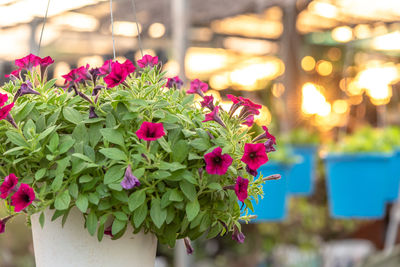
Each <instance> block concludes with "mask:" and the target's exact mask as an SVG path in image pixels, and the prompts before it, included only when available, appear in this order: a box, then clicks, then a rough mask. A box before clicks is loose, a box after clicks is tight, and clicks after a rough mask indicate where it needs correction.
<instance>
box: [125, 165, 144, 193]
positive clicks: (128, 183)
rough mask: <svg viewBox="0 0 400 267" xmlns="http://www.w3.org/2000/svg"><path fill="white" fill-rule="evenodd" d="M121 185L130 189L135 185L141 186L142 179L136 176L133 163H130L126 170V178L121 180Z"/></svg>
mask: <svg viewBox="0 0 400 267" xmlns="http://www.w3.org/2000/svg"><path fill="white" fill-rule="evenodd" d="M121 186H122V188H123V189H126V190H129V189H132V188H134V187H137V186H140V181H139V179H138V178H136V176H134V175H133V173H132V168H131V165H128V167H127V168H126V171H125V176H124V179H123V180H122V182H121Z"/></svg>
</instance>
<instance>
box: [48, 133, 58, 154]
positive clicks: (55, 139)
mask: <svg viewBox="0 0 400 267" xmlns="http://www.w3.org/2000/svg"><path fill="white" fill-rule="evenodd" d="M59 143H60V138H59V136H58V134H57V133H55V134H53V136H52V137H51V138H50V141H49V145H48V148H49V150H50V151H51V152H53V153H54V152H55V151H56V149H57V147H58V144H59Z"/></svg>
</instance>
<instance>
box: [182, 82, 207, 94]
mask: <svg viewBox="0 0 400 267" xmlns="http://www.w3.org/2000/svg"><path fill="white" fill-rule="evenodd" d="M207 90H208V84H206V83H203V82H202V81H200V80H199V79H196V80H193V81H191V82H190V89H189V90H187V91H186V93H188V94H198V95H200V96H202V97H204V93H205V92H207Z"/></svg>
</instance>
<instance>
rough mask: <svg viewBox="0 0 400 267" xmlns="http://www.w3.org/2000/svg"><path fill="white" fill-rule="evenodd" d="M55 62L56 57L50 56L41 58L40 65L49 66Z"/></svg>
mask: <svg viewBox="0 0 400 267" xmlns="http://www.w3.org/2000/svg"><path fill="white" fill-rule="evenodd" d="M53 63H54V59H52V58H51V57H49V56H47V57H44V58H40V59H39V65H40V67H47V66H50V65H51V64H53Z"/></svg>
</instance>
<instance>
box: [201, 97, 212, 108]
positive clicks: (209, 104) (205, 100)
mask: <svg viewBox="0 0 400 267" xmlns="http://www.w3.org/2000/svg"><path fill="white" fill-rule="evenodd" d="M200 104H201V107H203V108H204V107H208V108H209V109H210V110H211V111H212V110H214V108H215V107H214V97H213V96H212V95H206V96H204V97H203V101H201V102H200Z"/></svg>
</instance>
